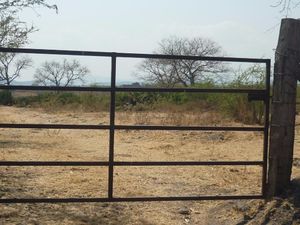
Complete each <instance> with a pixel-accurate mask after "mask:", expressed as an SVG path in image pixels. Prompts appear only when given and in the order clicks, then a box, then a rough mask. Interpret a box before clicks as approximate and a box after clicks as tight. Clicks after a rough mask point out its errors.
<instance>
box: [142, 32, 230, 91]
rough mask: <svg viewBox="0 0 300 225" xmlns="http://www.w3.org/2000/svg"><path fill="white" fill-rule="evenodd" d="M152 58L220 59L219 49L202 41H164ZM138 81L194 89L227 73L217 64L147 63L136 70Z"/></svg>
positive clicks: (207, 41)
mask: <svg viewBox="0 0 300 225" xmlns="http://www.w3.org/2000/svg"><path fill="white" fill-rule="evenodd" d="M155 54H167V55H191V56H221V55H223V52H222V48H221V47H220V46H219V45H218V44H217V43H216V42H214V41H212V40H210V39H205V38H201V37H196V38H192V39H188V38H179V37H176V36H174V37H171V38H167V39H163V40H162V41H161V42H160V43H159V48H158V50H157V51H156V52H155ZM139 69H140V70H141V71H142V72H143V74H142V75H140V77H141V78H142V79H143V80H144V81H146V82H150V83H155V84H157V85H164V86H167V87H173V86H175V85H183V86H185V87H188V86H193V85H195V84H196V83H197V82H201V81H204V80H207V79H208V75H211V74H216V73H220V72H224V71H226V68H225V67H224V65H223V64H222V63H220V62H216V61H200V60H173V59H146V60H144V61H143V62H142V64H141V65H140V66H139Z"/></svg>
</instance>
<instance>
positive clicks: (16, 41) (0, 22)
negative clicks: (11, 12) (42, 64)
mask: <svg viewBox="0 0 300 225" xmlns="http://www.w3.org/2000/svg"><path fill="white" fill-rule="evenodd" d="M33 31H34V28H33V27H27V26H26V25H25V24H23V23H22V22H20V21H19V20H17V19H16V18H14V17H12V16H3V15H2V16H0V47H6V48H18V47H21V46H23V45H25V44H26V43H28V35H29V34H30V33H31V32H33ZM30 65H31V59H30V58H29V57H21V58H18V57H16V53H3V52H2V53H0V83H2V84H6V85H10V84H11V83H12V82H13V81H14V80H15V79H16V78H18V77H20V75H21V71H22V70H24V69H26V68H28V67H29V66H30Z"/></svg>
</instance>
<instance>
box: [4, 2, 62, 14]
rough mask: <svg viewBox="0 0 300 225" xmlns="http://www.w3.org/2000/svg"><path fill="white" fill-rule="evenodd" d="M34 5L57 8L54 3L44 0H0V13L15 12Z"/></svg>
mask: <svg viewBox="0 0 300 225" xmlns="http://www.w3.org/2000/svg"><path fill="white" fill-rule="evenodd" d="M36 6H44V7H47V8H50V9H55V10H56V11H57V10H58V9H57V6H56V5H50V4H48V3H47V1H45V0H2V1H1V2H0V13H1V14H12V13H13V14H16V13H17V12H19V11H21V10H23V9H25V8H33V7H36Z"/></svg>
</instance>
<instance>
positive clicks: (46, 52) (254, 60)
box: [0, 48, 270, 63]
mask: <svg viewBox="0 0 300 225" xmlns="http://www.w3.org/2000/svg"><path fill="white" fill-rule="evenodd" d="M0 52H14V53H28V54H43V55H73V56H74V55H77V56H100V57H118V58H142V59H144V58H151V59H178V60H202V61H221V62H245V63H268V62H269V61H270V60H269V59H257V58H238V57H209V56H189V55H162V54H140V53H120V52H96V51H73V50H52V49H29V48H0Z"/></svg>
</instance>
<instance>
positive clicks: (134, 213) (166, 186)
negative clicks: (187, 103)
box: [0, 106, 300, 225]
mask: <svg viewBox="0 0 300 225" xmlns="http://www.w3.org/2000/svg"><path fill="white" fill-rule="evenodd" d="M116 119H117V121H116V122H117V123H118V124H176V125H191V124H195V123H196V124H198V125H220V124H221V125H241V124H237V123H233V122H231V121H230V120H228V119H227V120H226V119H223V117H222V116H220V115H218V113H215V112H210V113H200V114H178V113H175V112H172V113H170V112H160V113H151V112H135V113H132V112H118V113H117V116H116ZM108 120H109V116H108V113H106V112H90V113H88V112H76V113H75V112H70V111H68V112H63V111H60V112H59V113H54V112H51V113H47V112H45V111H44V110H42V109H30V108H16V107H5V106H1V107H0V122H9V123H19V122H22V123H67V124H71V123H76V124H108ZM297 134H298V133H297ZM115 138H116V146H115V160H116V161H160V160H166V161H175V160H178V161H180V160H181V161H185V160H186V161H192V160H195V161H197V160H203V161H205V160H208V161H209V160H220V161H221V160H261V159H262V146H263V145H262V138H263V136H262V134H261V133H259V132H195V131H192V132H186V131H184V132H182V131H117V132H116V137H115ZM297 145H298V139H297V141H296V146H297ZM0 150H1V154H0V160H41V161H46V160H50V161H51V160H57V161H59V160H66V161H96V160H100V161H106V160H107V159H108V132H107V131H89V130H82V131H78V130H77V131H76V130H42V129H23V130H22V129H1V132H0ZM296 157H299V158H300V156H299V153H298V152H297V149H296ZM295 168H296V169H295V173H294V176H297V175H299V173H300V170H298V167H295ZM0 173H1V183H0V197H1V198H20V197H26V198H33V197H105V196H106V194H107V179H108V178H107V168H106V167H23V168H20V167H1V168H0ZM114 178H115V189H114V191H115V192H114V195H115V196H116V197H132V196H134V197H140V196H182V195H186V196H191V195H217V194H225V195H239V194H259V193H260V191H261V182H260V180H261V168H260V167H254V166H247V167H246V166H232V167H229V166H222V167H221V166H215V167H204V166H202V167H169V168H166V167H130V168H128V167H116V168H115V173H114ZM269 205H270V204H267V205H265V204H264V203H263V202H262V201H258V200H252V201H198V202H196V201H194V202H156V203H153V202H152V203H91V204H25V205H21V204H18V205H0V224H146V225H147V224H148V225H150V224H170V225H171V224H172V225H174V224H238V223H240V224H247V222H249V221H250V219H251V218H253V217H259V216H261V215H260V214H259V212H260V211H261V209H263V208H266V209H267V207H270V206H269ZM261 217H262V218H265V217H263V216H261ZM248 220H249V221H248Z"/></svg>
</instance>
